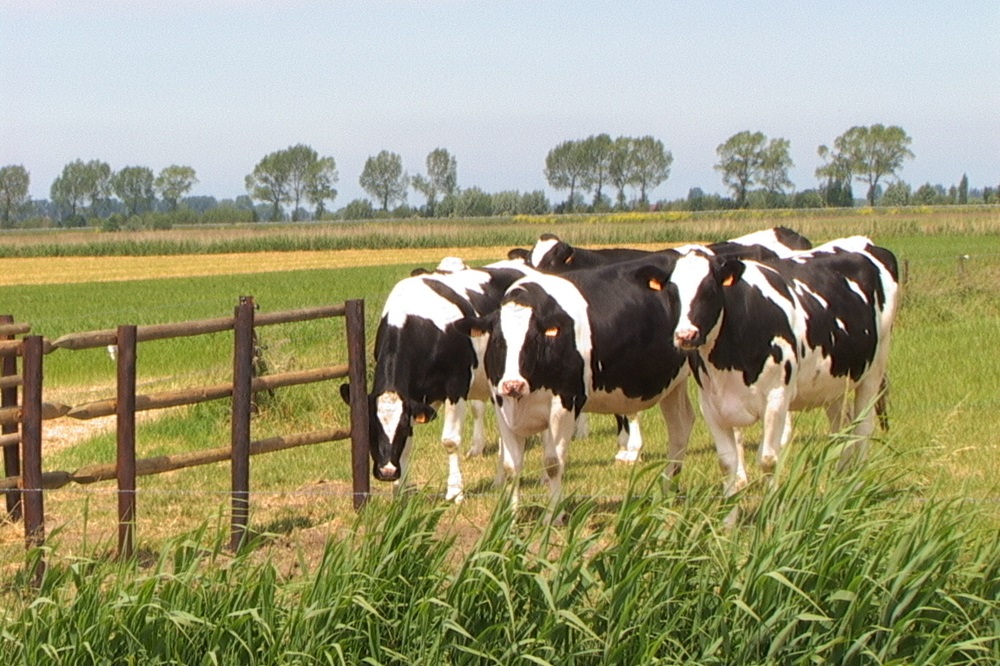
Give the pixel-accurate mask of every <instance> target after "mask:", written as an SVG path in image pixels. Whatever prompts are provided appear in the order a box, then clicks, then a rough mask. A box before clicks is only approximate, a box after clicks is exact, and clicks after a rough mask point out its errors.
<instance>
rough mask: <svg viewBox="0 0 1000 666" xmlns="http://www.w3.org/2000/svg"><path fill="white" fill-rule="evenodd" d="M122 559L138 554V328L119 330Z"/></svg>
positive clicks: (118, 413)
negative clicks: (136, 441)
mask: <svg viewBox="0 0 1000 666" xmlns="http://www.w3.org/2000/svg"><path fill="white" fill-rule="evenodd" d="M117 344H118V393H117V400H116V404H115V411H116V413H117V434H118V455H117V458H116V461H117V462H116V468H115V473H116V475H117V477H118V557H119V559H128V558H130V557H132V553H133V552H134V549H133V546H134V537H135V515H136V510H135V505H136V497H135V490H136V483H135V376H136V327H135V326H119V327H118V341H117Z"/></svg>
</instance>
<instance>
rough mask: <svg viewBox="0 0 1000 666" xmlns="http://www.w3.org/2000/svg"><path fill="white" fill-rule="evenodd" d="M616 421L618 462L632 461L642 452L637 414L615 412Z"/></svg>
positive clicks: (616, 457) (637, 458) (616, 456)
mask: <svg viewBox="0 0 1000 666" xmlns="http://www.w3.org/2000/svg"><path fill="white" fill-rule="evenodd" d="M615 420H616V421H617V422H618V454H617V455H615V460H617V461H618V462H626V463H634V462H637V461H638V460H639V454H640V453H641V452H642V431H641V430H640V429H639V415H638V414H628V415H622V414H615Z"/></svg>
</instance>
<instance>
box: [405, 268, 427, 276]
mask: <svg viewBox="0 0 1000 666" xmlns="http://www.w3.org/2000/svg"><path fill="white" fill-rule="evenodd" d="M428 274H430V271H429V270H427V269H426V268H414V269H413V270H412V271H410V277H417V276H418V275H428Z"/></svg>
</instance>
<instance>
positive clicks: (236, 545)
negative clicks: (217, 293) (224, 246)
mask: <svg viewBox="0 0 1000 666" xmlns="http://www.w3.org/2000/svg"><path fill="white" fill-rule="evenodd" d="M253 326H254V302H253V297H252V296H241V297H240V304H239V305H238V306H237V307H236V313H235V319H234V322H233V407H232V409H233V415H232V456H231V461H230V462H231V469H232V508H233V516H232V531H231V536H230V541H229V548H230V549H231V550H233V551H238V550H239V549H240V547H241V546H242V545H243V543H244V539H245V538H246V531H247V521H248V518H249V513H250V414H251V410H252V408H253V405H252V390H251V389H252V382H253V347H254V345H253Z"/></svg>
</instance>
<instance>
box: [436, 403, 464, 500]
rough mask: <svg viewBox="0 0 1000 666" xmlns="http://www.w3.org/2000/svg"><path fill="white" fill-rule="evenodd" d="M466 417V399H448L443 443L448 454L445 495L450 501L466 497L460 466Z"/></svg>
mask: <svg viewBox="0 0 1000 666" xmlns="http://www.w3.org/2000/svg"><path fill="white" fill-rule="evenodd" d="M464 419H465V401H464V400H458V401H456V402H451V401H450V400H446V401H445V403H444V429H443V431H442V432H441V445H442V446H443V447H444V450H445V452H447V454H448V490H447V491H446V492H445V496H444V498H445V499H446V500H448V501H452V500H454V501H455V502H461V501H462V500H463V499H464V494H463V489H464V484H463V482H462V469H461V467H460V466H459V457H460V454H461V452H462V421H463V420H464Z"/></svg>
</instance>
